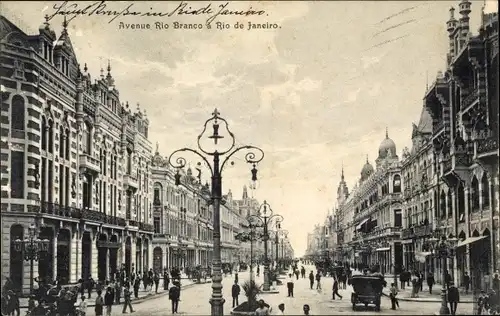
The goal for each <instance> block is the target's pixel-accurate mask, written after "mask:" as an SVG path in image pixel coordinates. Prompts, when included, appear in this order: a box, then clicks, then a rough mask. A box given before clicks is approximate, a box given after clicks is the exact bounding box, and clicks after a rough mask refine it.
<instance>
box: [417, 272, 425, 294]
mask: <svg viewBox="0 0 500 316" xmlns="http://www.w3.org/2000/svg"><path fill="white" fill-rule="evenodd" d="M417 278H418V290H419V291H420V292H422V291H423V290H424V274H423V273H422V272H417Z"/></svg>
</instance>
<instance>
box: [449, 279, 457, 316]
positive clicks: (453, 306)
mask: <svg viewBox="0 0 500 316" xmlns="http://www.w3.org/2000/svg"><path fill="white" fill-rule="evenodd" d="M458 302H460V294H459V293H458V289H457V287H456V286H455V284H454V283H453V281H450V282H449V288H448V303H450V312H451V314H452V315H455V313H456V312H457V305H458Z"/></svg>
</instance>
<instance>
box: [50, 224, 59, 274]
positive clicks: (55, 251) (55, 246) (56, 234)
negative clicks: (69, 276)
mask: <svg viewBox="0 0 500 316" xmlns="http://www.w3.org/2000/svg"><path fill="white" fill-rule="evenodd" d="M58 235H59V233H58V232H56V233H55V234H54V239H53V240H52V247H53V248H52V249H54V253H53V257H54V264H53V265H52V273H53V274H52V275H53V276H54V280H55V279H56V278H57V260H58V258H57V238H58Z"/></svg>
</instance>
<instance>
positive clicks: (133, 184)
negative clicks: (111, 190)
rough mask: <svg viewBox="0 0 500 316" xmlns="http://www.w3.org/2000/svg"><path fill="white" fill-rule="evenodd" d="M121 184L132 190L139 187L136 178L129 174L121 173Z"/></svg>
mask: <svg viewBox="0 0 500 316" xmlns="http://www.w3.org/2000/svg"><path fill="white" fill-rule="evenodd" d="M123 184H124V185H125V186H127V187H129V188H131V189H133V190H137V189H138V188H139V183H138V182H137V179H136V178H134V177H132V176H131V175H129V174H125V175H123Z"/></svg>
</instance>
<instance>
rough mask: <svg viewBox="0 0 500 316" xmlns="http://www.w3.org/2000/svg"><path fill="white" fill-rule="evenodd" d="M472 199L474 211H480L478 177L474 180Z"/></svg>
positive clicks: (471, 192)
mask: <svg viewBox="0 0 500 316" xmlns="http://www.w3.org/2000/svg"><path fill="white" fill-rule="evenodd" d="M470 197H471V201H472V211H473V212H475V211H478V210H479V181H477V178H476V176H474V178H472V185H471V191H470Z"/></svg>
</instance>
